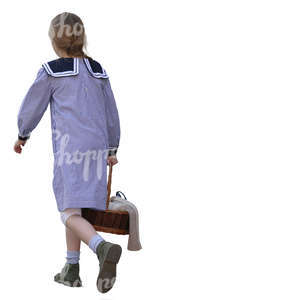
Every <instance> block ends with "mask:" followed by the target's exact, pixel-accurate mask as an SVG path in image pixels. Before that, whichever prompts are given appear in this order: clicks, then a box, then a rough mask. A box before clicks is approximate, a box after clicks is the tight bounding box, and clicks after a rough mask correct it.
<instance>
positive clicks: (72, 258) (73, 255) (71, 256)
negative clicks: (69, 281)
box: [66, 250, 80, 264]
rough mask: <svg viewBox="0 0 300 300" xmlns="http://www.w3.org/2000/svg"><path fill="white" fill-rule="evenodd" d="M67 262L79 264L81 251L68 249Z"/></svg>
mask: <svg viewBox="0 0 300 300" xmlns="http://www.w3.org/2000/svg"><path fill="white" fill-rule="evenodd" d="M66 259H67V263H68V264H77V263H79V259H80V251H69V250H68V251H67V257H66Z"/></svg>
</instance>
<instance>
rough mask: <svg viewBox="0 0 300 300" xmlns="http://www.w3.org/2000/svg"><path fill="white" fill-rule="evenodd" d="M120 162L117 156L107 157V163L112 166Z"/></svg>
mask: <svg viewBox="0 0 300 300" xmlns="http://www.w3.org/2000/svg"><path fill="white" fill-rule="evenodd" d="M117 163H118V159H117V158H116V157H115V156H109V157H108V158H107V164H108V165H109V166H110V165H112V166H114V165H116V164H117Z"/></svg>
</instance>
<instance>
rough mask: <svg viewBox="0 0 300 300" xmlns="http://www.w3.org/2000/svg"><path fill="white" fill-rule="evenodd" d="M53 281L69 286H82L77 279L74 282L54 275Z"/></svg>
mask: <svg viewBox="0 0 300 300" xmlns="http://www.w3.org/2000/svg"><path fill="white" fill-rule="evenodd" d="M54 281H55V282H57V283H60V284H63V285H65V286H69V287H82V283H81V281H80V280H79V279H76V280H75V281H74V282H71V281H64V280H61V279H57V278H56V277H54Z"/></svg>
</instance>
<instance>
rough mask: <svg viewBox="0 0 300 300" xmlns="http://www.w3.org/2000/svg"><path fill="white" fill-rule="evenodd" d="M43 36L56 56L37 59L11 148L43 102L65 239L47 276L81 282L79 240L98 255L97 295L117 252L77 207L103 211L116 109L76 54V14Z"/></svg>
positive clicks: (94, 69) (106, 85) (111, 276)
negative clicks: (58, 266)
mask: <svg viewBox="0 0 300 300" xmlns="http://www.w3.org/2000/svg"><path fill="white" fill-rule="evenodd" d="M49 35H50V39H51V42H52V46H53V48H54V51H55V52H56V54H57V55H58V56H59V57H60V58H59V59H57V60H54V61H50V62H48V63H45V64H43V66H42V68H41V69H40V70H39V72H38V74H37V78H36V80H35V81H34V83H33V85H32V86H31V88H30V89H29V91H28V93H27V95H26V96H25V99H24V100H23V103H22V105H21V108H20V111H19V114H18V128H19V136H18V140H17V142H16V143H15V146H14V150H15V151H16V152H17V153H21V152H22V147H23V146H25V144H26V142H27V140H28V139H29V136H30V134H31V132H32V131H33V130H34V128H35V127H36V126H37V124H38V123H39V121H40V120H41V118H42V116H43V114H44V112H45V110H46V109H47V106H48V104H49V103H50V111H51V125H52V144H53V152H54V178H53V189H54V194H55V198H56V202H57V208H58V210H59V212H60V213H61V220H62V222H63V223H64V224H65V226H66V242H67V257H66V259H67V261H66V264H65V266H64V267H63V269H62V271H61V272H60V273H58V274H57V275H55V277H54V280H55V281H56V282H59V283H63V284H65V285H68V286H72V287H79V286H81V280H80V277H79V254H80V242H81V241H83V242H84V243H86V244H87V245H88V246H89V247H90V248H91V249H92V250H93V252H94V253H95V254H96V255H97V257H98V259H99V266H100V270H99V275H98V278H97V288H98V290H99V291H100V292H102V293H105V292H107V291H109V290H110V289H111V288H112V286H113V284H114V282H115V278H116V265H117V263H118V261H119V259H120V256H121V252H122V249H121V247H120V246H119V245H117V244H112V243H109V242H106V241H104V240H103V238H102V237H101V236H100V235H99V234H97V232H96V231H95V230H94V228H93V226H92V225H91V224H90V223H89V222H87V221H86V220H85V219H84V218H82V217H81V208H84V207H89V208H94V209H98V210H105V200H106V195H107V192H106V169H107V167H106V165H107V164H111V165H114V164H116V163H117V162H118V161H117V158H116V152H117V148H118V146H119V139H120V126H119V117H118V111H117V107H116V103H115V100H114V96H113V93H112V90H111V86H110V82H109V79H108V75H107V74H106V72H105V70H104V69H103V68H102V66H101V65H100V64H99V63H98V62H97V61H95V60H93V59H92V58H90V57H88V56H87V55H86V54H85V53H84V51H83V49H84V48H85V41H86V37H85V29H84V26H83V23H82V21H81V19H80V18H79V17H78V16H76V15H74V14H71V13H63V14H60V15H58V16H56V17H55V18H54V19H53V20H52V22H51V25H50V30H49Z"/></svg>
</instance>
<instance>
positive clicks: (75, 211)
mask: <svg viewBox="0 0 300 300" xmlns="http://www.w3.org/2000/svg"><path fill="white" fill-rule="evenodd" d="M73 215H78V216H81V208H66V209H65V210H64V211H62V212H61V213H60V219H61V221H62V222H63V224H64V225H65V226H66V223H67V220H68V218H70V217H71V216H73Z"/></svg>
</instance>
